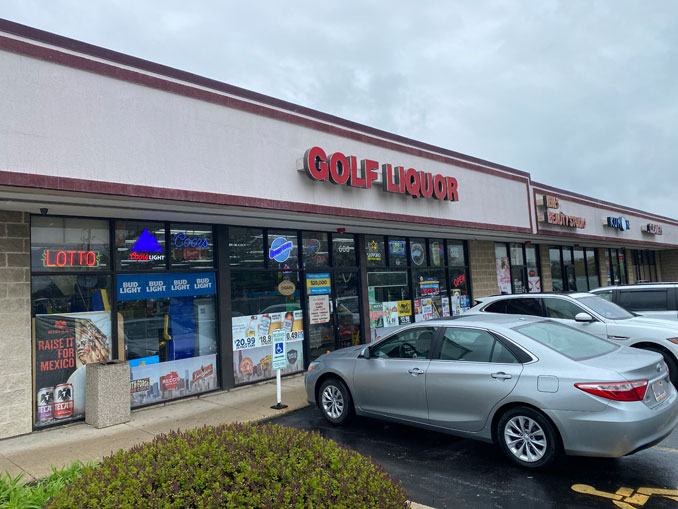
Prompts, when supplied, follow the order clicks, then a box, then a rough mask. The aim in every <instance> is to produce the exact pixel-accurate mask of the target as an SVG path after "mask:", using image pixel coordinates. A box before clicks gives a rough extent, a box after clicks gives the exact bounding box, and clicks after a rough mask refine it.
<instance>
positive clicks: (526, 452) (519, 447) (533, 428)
mask: <svg viewBox="0 0 678 509" xmlns="http://www.w3.org/2000/svg"><path fill="white" fill-rule="evenodd" d="M495 431H496V435H495V436H496V438H497V442H498V443H499V448H500V449H501V450H502V451H503V452H504V454H505V455H506V457H507V458H509V459H510V460H511V461H513V462H514V463H517V464H518V465H520V466H521V467H524V468H529V469H540V468H546V467H548V466H550V465H552V464H553V463H554V462H555V461H556V459H557V458H558V455H559V454H560V451H561V449H562V446H561V445H560V438H559V437H558V432H557V431H556V429H555V428H554V426H553V424H551V421H549V420H548V419H547V418H546V416H545V415H544V414H542V413H541V412H539V411H538V410H537V409H535V408H529V407H522V406H518V407H513V408H509V409H508V410H506V411H505V412H504V413H503V414H502V415H501V417H500V418H499V421H498V422H497V427H496V429H495Z"/></svg>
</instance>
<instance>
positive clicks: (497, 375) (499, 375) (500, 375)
mask: <svg viewBox="0 0 678 509" xmlns="http://www.w3.org/2000/svg"><path fill="white" fill-rule="evenodd" d="M490 376H491V377H492V378H498V379H500V380H508V379H509V378H513V375H509V374H507V373H504V372H503V371H500V372H499V373H492V374H491V375H490Z"/></svg>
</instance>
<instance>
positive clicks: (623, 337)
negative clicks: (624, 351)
mask: <svg viewBox="0 0 678 509" xmlns="http://www.w3.org/2000/svg"><path fill="white" fill-rule="evenodd" d="M607 339H629V336H610V335H608V336H607Z"/></svg>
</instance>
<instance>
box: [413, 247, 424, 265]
mask: <svg viewBox="0 0 678 509" xmlns="http://www.w3.org/2000/svg"><path fill="white" fill-rule="evenodd" d="M410 251H411V256H412V261H413V262H414V264H415V265H421V264H422V263H424V260H425V259H426V251H425V250H424V246H423V245H421V244H419V243H418V242H414V243H412V245H411V246H410Z"/></svg>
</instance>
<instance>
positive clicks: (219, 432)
mask: <svg viewBox="0 0 678 509" xmlns="http://www.w3.org/2000/svg"><path fill="white" fill-rule="evenodd" d="M49 506H50V507H54V508H69V509H70V508H73V507H92V508H94V507H96V508H132V507H134V508H170V507H172V508H181V507H226V508H240V507H252V508H266V509H268V508H275V507H299V508H302V507H316V508H319V507H333V508H354V507H379V508H396V507H400V508H402V507H408V502H407V494H406V493H405V491H404V490H403V489H402V488H401V487H400V484H399V483H396V482H394V481H393V480H392V479H391V478H390V477H389V476H388V474H386V473H385V472H384V470H383V469H382V467H381V466H379V465H377V464H376V463H374V462H373V461H372V460H371V459H369V458H366V457H364V456H361V455H360V454H358V453H357V452H355V451H353V450H351V449H349V448H347V447H344V446H341V445H339V444H337V443H336V442H333V441H331V440H328V439H325V438H323V437H321V436H320V434H318V433H317V432H311V433H309V432H306V431H301V430H297V429H294V428H287V427H283V426H278V425H274V424H263V425H262V424H253V423H249V424H239V423H236V424H230V425H222V426H217V427H211V426H205V427H202V428H197V429H193V430H190V431H184V432H171V433H169V434H167V435H159V436H158V437H156V438H155V439H154V440H153V441H152V442H147V443H145V444H141V445H138V446H135V447H133V448H132V449H129V450H127V451H122V450H121V451H118V452H117V453H115V454H113V455H111V456H109V457H107V458H104V460H103V461H102V462H101V464H100V465H98V466H97V467H88V468H86V469H85V470H84V471H83V473H82V475H81V476H80V477H78V478H76V479H74V480H72V482H71V483H69V484H68V485H67V486H66V487H65V488H64V489H63V490H62V491H61V492H60V493H59V494H57V495H56V496H54V497H53V498H52V499H51V501H50V504H49Z"/></svg>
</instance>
